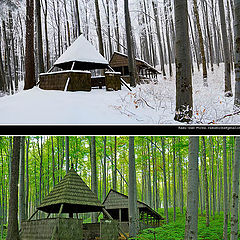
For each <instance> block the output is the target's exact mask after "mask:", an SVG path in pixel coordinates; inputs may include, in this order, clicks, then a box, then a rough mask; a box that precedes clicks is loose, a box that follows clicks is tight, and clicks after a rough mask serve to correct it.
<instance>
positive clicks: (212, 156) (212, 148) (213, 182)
mask: <svg viewBox="0 0 240 240" xmlns="http://www.w3.org/2000/svg"><path fill="white" fill-rule="evenodd" d="M210 145H211V158H212V196H213V207H212V209H213V219H214V218H215V210H216V197H215V176H214V166H215V164H214V144H213V138H212V137H210Z"/></svg>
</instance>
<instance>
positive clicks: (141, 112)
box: [0, 64, 240, 124]
mask: <svg viewBox="0 0 240 240" xmlns="http://www.w3.org/2000/svg"><path fill="white" fill-rule="evenodd" d="M214 67H215V68H214V69H215V70H214V72H213V73H212V72H209V75H208V85H209V86H208V87H203V80H202V72H201V71H200V72H198V71H195V73H194V75H193V101H194V116H193V121H192V123H193V124H208V123H210V122H214V123H217V124H238V123H239V122H240V116H239V115H237V114H235V115H233V116H228V117H225V118H224V116H226V115H228V114H232V113H234V112H237V111H238V110H237V109H234V107H233V100H234V98H233V97H231V98H226V97H224V65H223V64H221V65H220V67H219V68H218V67H217V66H214ZM232 79H234V78H233V77H232ZM232 87H233V92H234V80H232ZM174 111H175V76H173V77H172V78H170V77H167V78H166V79H164V78H163V77H162V76H159V83H158V84H156V85H154V84H144V85H140V86H137V87H136V88H135V89H133V91H132V92H129V91H128V90H127V89H126V88H125V87H122V90H121V91H117V92H114V91H113V92H107V91H106V90H105V89H93V90H92V91H91V92H62V91H45V90H41V89H39V88H38V87H35V88H33V89H31V90H28V91H20V92H19V93H17V94H15V95H12V96H4V97H1V98H0V112H1V118H0V124H179V122H176V121H174ZM220 119H221V120H220Z"/></svg>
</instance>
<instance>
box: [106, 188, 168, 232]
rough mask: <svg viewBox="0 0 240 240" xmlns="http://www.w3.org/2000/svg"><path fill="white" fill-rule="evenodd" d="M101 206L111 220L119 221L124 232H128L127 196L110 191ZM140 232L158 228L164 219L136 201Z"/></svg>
mask: <svg viewBox="0 0 240 240" xmlns="http://www.w3.org/2000/svg"><path fill="white" fill-rule="evenodd" d="M103 205H104V207H105V208H106V210H107V212H108V213H109V214H110V215H111V216H112V218H113V219H116V220H118V221H119V224H120V225H121V228H122V229H123V231H124V232H126V233H127V232H129V224H128V222H129V217H128V196H126V195H124V194H122V193H119V192H117V191H115V190H113V189H111V190H110V191H109V193H108V195H107V196H106V198H105V200H104V201H103ZM137 209H138V216H139V226H140V230H142V229H145V228H151V227H159V226H160V224H161V220H163V219H164V218H163V217H162V216H161V215H160V214H159V213H157V212H156V211H154V210H153V209H152V208H151V207H149V206H148V205H147V204H145V203H143V202H140V201H137Z"/></svg>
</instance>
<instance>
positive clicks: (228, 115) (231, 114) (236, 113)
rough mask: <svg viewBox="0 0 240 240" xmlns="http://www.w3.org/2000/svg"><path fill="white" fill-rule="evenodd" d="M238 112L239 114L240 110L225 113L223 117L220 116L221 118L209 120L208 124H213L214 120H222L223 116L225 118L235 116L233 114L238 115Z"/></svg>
mask: <svg viewBox="0 0 240 240" xmlns="http://www.w3.org/2000/svg"><path fill="white" fill-rule="evenodd" d="M238 114H240V111H237V112H235V113H230V114H227V115H225V116H223V117H221V118H219V119H217V120H216V121H215V120H213V121H211V122H209V123H208V124H214V123H216V122H218V121H221V120H223V119H224V118H227V117H232V116H235V115H238Z"/></svg>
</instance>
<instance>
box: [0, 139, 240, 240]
mask: <svg viewBox="0 0 240 240" xmlns="http://www.w3.org/2000/svg"><path fill="white" fill-rule="evenodd" d="M0 148H1V151H0V155H1V158H0V159H1V160H0V183H1V185H0V189H1V191H0V192H1V193H0V219H1V222H0V223H1V224H0V226H1V231H0V232H1V239H7V240H10V239H11V240H15V239H16V240H17V239H31V240H33V239H65V240H67V239H74V240H75V239H76V240H77V239H89V240H90V239H104V240H106V239H116V240H119V239H139V240H145V239H158V240H160V239H232V240H237V239H240V235H239V230H238V229H239V225H240V221H239V215H240V214H239V211H240V208H239V197H238V196H239V158H240V155H239V154H240V152H239V149H240V138H239V137H238V136H237V137H234V136H201V137H198V136H193V137H180V136H176V137H174V136H172V137H166V136H164V137H161V136H135V137H127V136H96V137H94V136H92V137H87V136H81V137H80V136H65V137H61V136H38V137H30V136H25V137H12V136H8V137H1V139H0ZM80 193H81V194H80ZM36 209H37V211H36ZM27 219H28V220H27ZM106 219H108V220H106ZM56 221H58V222H56ZM116 222H117V224H116ZM54 224H56V225H54ZM67 224H69V225H67ZM106 224H108V225H106ZM109 224H111V225H109ZM66 226H67V227H66ZM99 226H100V230H99ZM105 226H107V227H105ZM109 226H111V227H109ZM68 228H71V231H69V230H68ZM56 229H57V230H56ZM74 234H75V235H74Z"/></svg>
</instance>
